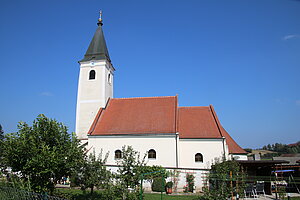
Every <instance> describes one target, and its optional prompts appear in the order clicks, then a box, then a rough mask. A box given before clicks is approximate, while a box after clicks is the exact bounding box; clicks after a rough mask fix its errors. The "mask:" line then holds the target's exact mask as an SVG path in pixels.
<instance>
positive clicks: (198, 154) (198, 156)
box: [195, 153, 203, 162]
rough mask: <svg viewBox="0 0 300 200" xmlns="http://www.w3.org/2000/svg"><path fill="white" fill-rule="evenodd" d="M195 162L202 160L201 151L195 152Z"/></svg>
mask: <svg viewBox="0 0 300 200" xmlns="http://www.w3.org/2000/svg"><path fill="white" fill-rule="evenodd" d="M195 162H203V156H202V154H201V153H196V155H195Z"/></svg>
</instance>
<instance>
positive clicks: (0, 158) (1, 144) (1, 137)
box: [0, 124, 4, 171]
mask: <svg viewBox="0 0 300 200" xmlns="http://www.w3.org/2000/svg"><path fill="white" fill-rule="evenodd" d="M3 151H4V131H3V129H2V126H1V124H0V171H1V170H2V169H3Z"/></svg>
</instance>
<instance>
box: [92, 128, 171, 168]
mask: <svg viewBox="0 0 300 200" xmlns="http://www.w3.org/2000/svg"><path fill="white" fill-rule="evenodd" d="M88 141H89V142H88V145H89V148H90V149H91V150H95V153H96V154H99V153H100V152H101V150H102V151H103V153H104V154H105V153H107V152H109V156H108V159H107V164H108V165H116V164H117V160H116V159H115V151H116V150H122V147H123V146H124V145H126V146H132V147H133V149H134V150H136V151H138V152H140V155H141V157H143V156H144V155H145V153H147V151H149V150H150V149H154V150H155V151H156V159H148V157H147V156H146V162H147V165H161V166H163V167H176V143H175V134H173V135H159V134H156V135H153V134H152V135H130V136H129V135H126V136H124V135H116V136H89V140H88Z"/></svg>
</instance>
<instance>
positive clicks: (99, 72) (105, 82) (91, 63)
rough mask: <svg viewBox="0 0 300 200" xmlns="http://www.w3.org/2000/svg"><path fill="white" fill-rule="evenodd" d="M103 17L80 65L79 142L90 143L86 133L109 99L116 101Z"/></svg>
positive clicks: (78, 101) (77, 122)
mask: <svg viewBox="0 0 300 200" xmlns="http://www.w3.org/2000/svg"><path fill="white" fill-rule="evenodd" d="M101 15H102V13H101V12H100V18H99V19H98V23H97V25H98V27H97V30H96V32H95V34H94V37H93V39H92V41H91V43H90V45H89V47H88V49H87V51H86V53H85V55H84V58H83V59H82V60H80V61H79V64H80V72H79V80H78V93H77V108H76V135H77V137H78V139H81V140H85V139H87V133H88V131H89V128H90V126H91V124H92V123H93V121H94V119H95V117H96V114H97V112H98V110H99V109H100V108H104V107H105V105H106V103H107V101H108V99H109V98H112V97H113V76H114V71H115V69H114V67H113V65H112V63H111V60H110V58H109V54H108V50H107V46H106V42H105V39H104V34H103V31H102V26H103V23H102V16H101Z"/></svg>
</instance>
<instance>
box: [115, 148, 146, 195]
mask: <svg viewBox="0 0 300 200" xmlns="http://www.w3.org/2000/svg"><path fill="white" fill-rule="evenodd" d="M145 158H146V155H145V156H144V157H143V158H141V156H140V154H139V153H138V152H137V151H135V150H134V149H133V148H132V147H131V146H123V147H122V159H120V160H119V161H118V165H119V166H120V167H119V169H118V176H117V177H118V178H119V179H120V180H121V182H122V183H123V184H124V186H125V187H126V188H132V189H135V188H136V186H137V185H139V181H140V177H141V175H142V173H143V168H144V167H145V166H146V162H145Z"/></svg>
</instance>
